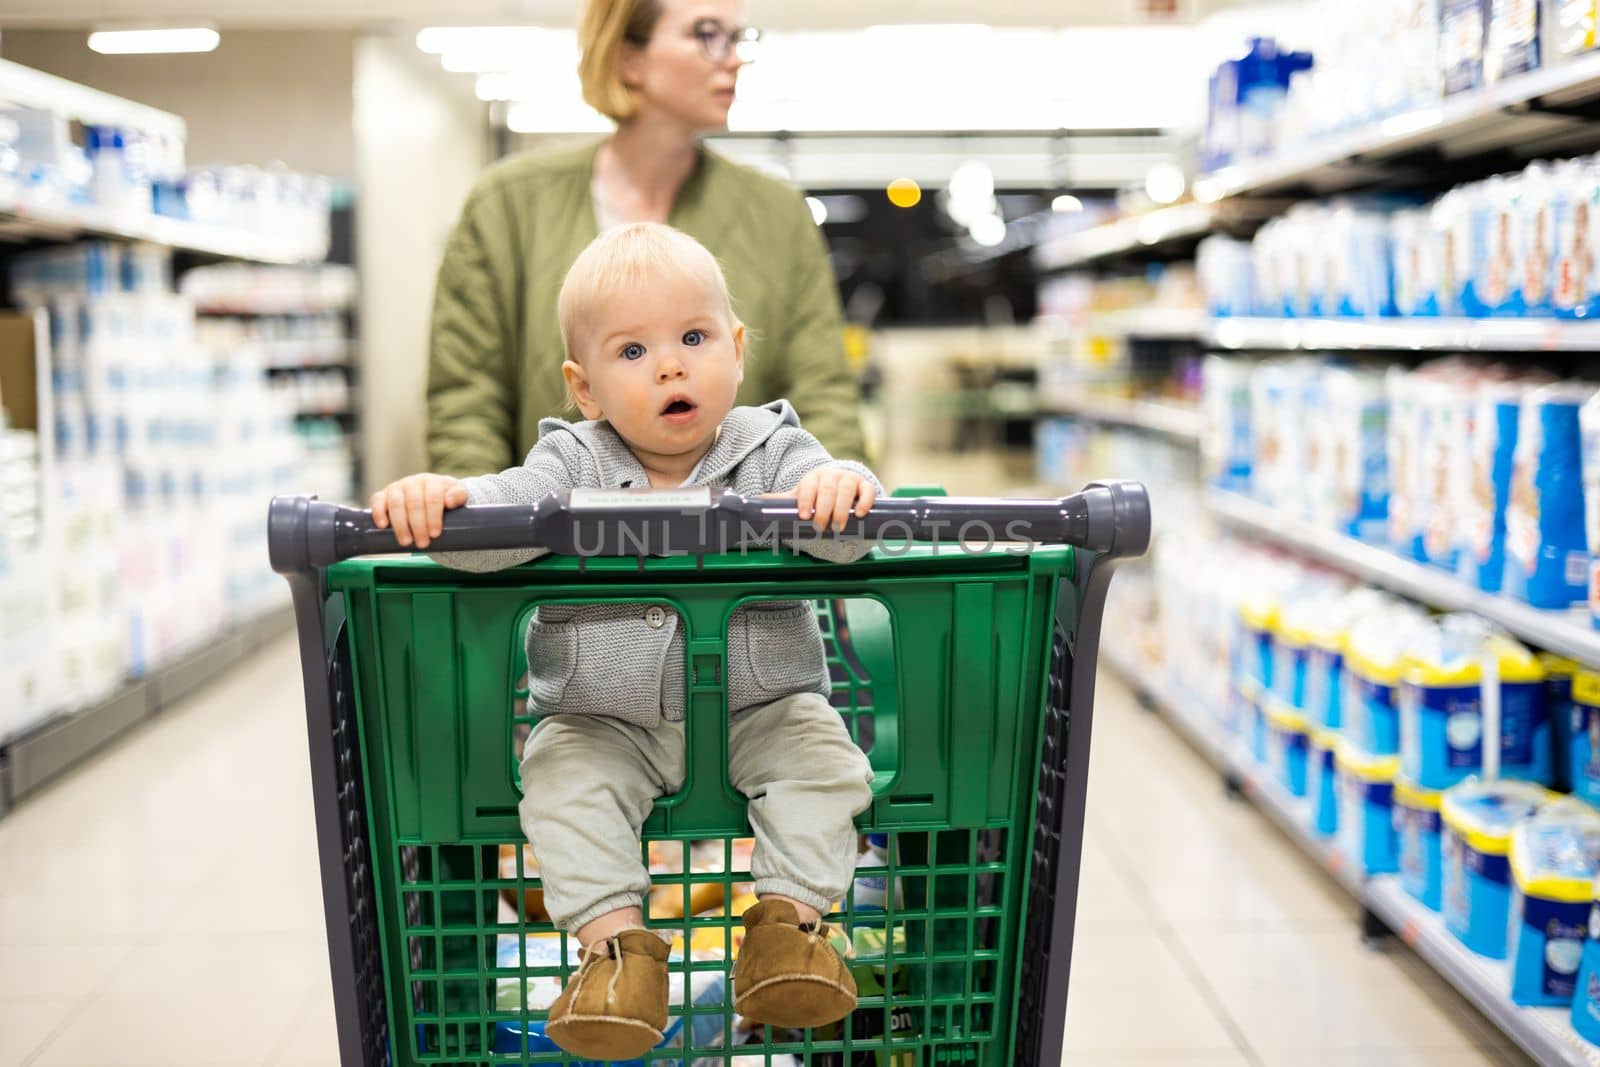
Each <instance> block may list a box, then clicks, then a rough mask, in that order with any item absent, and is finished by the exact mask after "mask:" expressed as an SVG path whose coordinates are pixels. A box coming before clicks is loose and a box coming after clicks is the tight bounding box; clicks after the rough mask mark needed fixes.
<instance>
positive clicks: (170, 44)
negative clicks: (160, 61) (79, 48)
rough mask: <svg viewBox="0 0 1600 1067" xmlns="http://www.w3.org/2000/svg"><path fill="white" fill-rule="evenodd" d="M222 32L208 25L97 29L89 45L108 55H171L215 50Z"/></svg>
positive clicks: (91, 36)
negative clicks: (141, 28) (140, 28)
mask: <svg viewBox="0 0 1600 1067" xmlns="http://www.w3.org/2000/svg"><path fill="white" fill-rule="evenodd" d="M221 41H222V35H221V34H219V33H218V32H217V31H216V30H214V29H212V28H210V27H209V26H176V27H170V28H166V27H164V28H161V29H143V30H96V31H95V32H94V33H91V34H89V47H90V48H91V49H92V50H94V51H96V52H99V53H100V54H101V55H107V56H133V55H158V54H159V55H171V54H175V53H179V52H210V51H214V50H215V49H216V47H217V45H218V44H219V43H220V42H221Z"/></svg>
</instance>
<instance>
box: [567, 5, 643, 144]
mask: <svg viewBox="0 0 1600 1067" xmlns="http://www.w3.org/2000/svg"><path fill="white" fill-rule="evenodd" d="M660 18H661V4H660V2H659V0H589V2H588V3H586V4H585V5H584V7H583V17H582V18H581V19H580V20H579V21H578V49H579V53H578V81H579V82H580V83H582V85H583V99H584V102H585V103H586V104H588V105H589V106H590V107H592V108H594V109H595V110H596V111H598V112H600V114H602V115H605V116H606V117H608V118H610V119H612V120H613V121H616V122H622V121H623V120H625V119H629V118H632V117H633V113H634V112H635V111H637V110H638V107H639V104H638V101H636V100H635V99H634V93H633V90H632V89H629V88H628V87H627V86H626V85H623V84H622V50H623V49H624V48H626V47H628V45H630V44H632V45H643V44H644V43H645V42H646V41H648V40H650V34H651V33H653V32H655V28H656V22H657V20H659V19H660Z"/></svg>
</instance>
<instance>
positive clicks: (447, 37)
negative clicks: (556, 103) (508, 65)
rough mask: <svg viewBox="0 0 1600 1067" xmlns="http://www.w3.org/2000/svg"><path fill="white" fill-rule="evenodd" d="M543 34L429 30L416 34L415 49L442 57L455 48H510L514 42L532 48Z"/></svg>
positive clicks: (517, 29) (522, 29) (523, 29)
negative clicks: (490, 46) (533, 43)
mask: <svg viewBox="0 0 1600 1067" xmlns="http://www.w3.org/2000/svg"><path fill="white" fill-rule="evenodd" d="M543 34H544V31H543V30H541V29H540V28H539V27H538V26H429V27H427V28H426V29H422V30H418V31H417V47H418V48H420V49H421V50H422V51H424V52H426V53H428V54H429V55H430V56H442V55H444V54H445V53H446V52H449V51H453V50H454V49H457V48H482V47H484V46H485V45H501V46H509V44H510V43H511V42H512V41H513V40H515V39H520V43H523V44H531V43H532V42H533V41H535V40H537V39H538V38H539V37H541V36H543Z"/></svg>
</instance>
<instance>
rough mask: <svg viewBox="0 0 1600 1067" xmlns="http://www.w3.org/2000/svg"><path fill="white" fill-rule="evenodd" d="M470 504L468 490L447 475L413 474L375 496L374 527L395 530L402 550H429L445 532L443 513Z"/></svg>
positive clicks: (373, 495)
mask: <svg viewBox="0 0 1600 1067" xmlns="http://www.w3.org/2000/svg"><path fill="white" fill-rule="evenodd" d="M466 502H467V487H466V486H464V485H462V484H461V483H460V482H459V481H457V480H456V479H454V478H451V477H449V476H448V475H444V474H413V475H410V476H408V477H405V478H401V479H400V480H399V481H395V482H390V483H389V484H388V485H387V486H385V487H384V488H382V489H380V490H378V491H377V492H376V493H373V494H372V501H371V503H372V524H373V525H374V526H376V527H377V528H378V529H380V530H384V529H388V528H389V527H391V526H392V527H393V528H394V537H395V540H396V541H398V542H399V543H400V546H401V547H402V548H409V547H411V545H412V544H413V543H415V545H416V547H417V548H427V547H428V545H429V544H430V543H432V541H433V539H434V538H436V537H438V536H439V535H440V534H441V533H443V532H444V513H445V512H446V511H448V510H450V509H451V508H459V507H460V506H461V505H463V504H465V503H466Z"/></svg>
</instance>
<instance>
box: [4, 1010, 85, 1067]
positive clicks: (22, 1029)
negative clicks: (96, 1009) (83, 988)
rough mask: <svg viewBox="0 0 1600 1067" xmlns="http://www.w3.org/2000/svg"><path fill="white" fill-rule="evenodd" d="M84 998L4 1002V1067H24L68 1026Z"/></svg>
mask: <svg viewBox="0 0 1600 1067" xmlns="http://www.w3.org/2000/svg"><path fill="white" fill-rule="evenodd" d="M84 999H85V998H83V997H81V996H71V995H67V996H36V997H34V996H30V997H19V998H17V999H9V998H7V999H0V1065H4V1067H20V1065H21V1064H25V1063H28V1062H30V1058H31V1057H32V1056H33V1055H34V1054H35V1053H37V1052H38V1051H39V1049H40V1048H41V1047H43V1046H44V1045H45V1044H46V1042H47V1041H48V1040H49V1038H50V1036H51V1035H52V1034H54V1033H55V1032H56V1031H57V1030H58V1029H60V1028H61V1027H62V1026H63V1025H65V1024H66V1021H67V1019H68V1018H69V1017H70V1016H72V1014H73V1012H74V1010H75V1009H76V1008H77V1007H78V1006H79V1005H80V1004H81V1003H83V1001H84Z"/></svg>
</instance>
